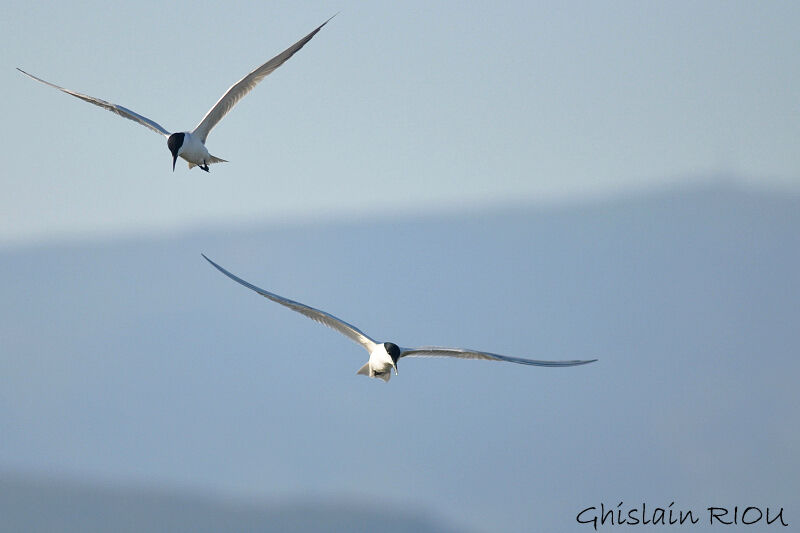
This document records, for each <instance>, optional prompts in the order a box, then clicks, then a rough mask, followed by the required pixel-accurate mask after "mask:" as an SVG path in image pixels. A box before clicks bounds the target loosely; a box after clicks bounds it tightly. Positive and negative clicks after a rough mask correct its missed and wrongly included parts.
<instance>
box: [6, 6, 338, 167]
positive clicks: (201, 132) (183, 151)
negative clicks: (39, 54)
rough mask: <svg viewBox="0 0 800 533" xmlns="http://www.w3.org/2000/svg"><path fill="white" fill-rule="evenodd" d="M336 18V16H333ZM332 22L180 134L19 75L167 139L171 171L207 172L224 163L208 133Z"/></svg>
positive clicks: (246, 81) (259, 70)
mask: <svg viewBox="0 0 800 533" xmlns="http://www.w3.org/2000/svg"><path fill="white" fill-rule="evenodd" d="M334 16H336V15H334ZM331 18H333V17H331ZM330 20H331V19H328V20H326V21H325V22H323V23H322V24H320V25H319V26H318V27H317V28H316V29H315V30H314V31H312V32H311V33H309V34H308V35H306V36H305V37H303V38H302V39H300V40H299V41H297V42H296V43H295V44H293V45H292V46H290V47H289V48H287V49H286V50H284V51H283V52H281V53H280V54H278V55H276V56H275V57H273V58H272V59H270V60H269V61H267V62H266V63H264V64H263V65H261V66H259V67H258V68H256V69H255V70H253V71H252V72H250V73H249V74H248V75H247V76H245V77H244V78H242V79H241V80H239V81H238V82H236V83H234V84H233V85H231V87H230V88H229V89H228V90H227V91H226V92H225V94H223V95H222V97H221V98H220V99H219V100H217V103H216V104H214V106H213V107H212V108H211V109H210V110H209V111H208V113H206V115H205V116H204V117H203V120H201V121H200V123H199V124H198V125H197V127H196V128H195V129H194V130H192V131H191V132H189V131H184V132H179V133H170V132H169V131H167V130H166V129H164V127H163V126H161V125H160V124H158V123H157V122H155V121H154V120H151V119H149V118H147V117H145V116H143V115H140V114H139V113H136V112H135V111H131V110H130V109H128V108H126V107H123V106H121V105H118V104H112V103H110V102H106V101H105V100H101V99H100V98H95V97H94V96H88V95H85V94H81V93H79V92H76V91H71V90H69V89H65V88H64V87H60V86H58V85H55V84H53V83H50V82H49V81H45V80H43V79H41V78H37V77H36V76H34V75H33V74H28V73H27V72H25V71H24V70H22V69H21V68H17V70H19V71H20V72H22V73H23V74H25V75H26V76H28V77H30V78H32V79H34V80H36V81H38V82H41V83H44V84H45V85H49V86H50V87H53V88H55V89H58V90H59V91H62V92H65V93H67V94H69V95H72V96H74V97H76V98H80V99H81V100H83V101H84V102H89V103H90V104H94V105H96V106H99V107H102V108H103V109H106V110H108V111H111V112H112V113H115V114H117V115H119V116H121V117H123V118H127V119H128V120H132V121H134V122H137V123H138V124H141V125H142V126H144V127H146V128H148V129H150V130H152V131H154V132H156V133H159V134H161V135H163V136H164V137H167V147H168V148H169V150H170V152H172V170H173V171H174V170H175V161H176V160H177V159H178V157H181V158H182V159H184V160H186V161H187V162H188V163H189V168H192V167H195V166H198V167H200V168H201V169H203V170H205V171H206V172H208V165H210V164H212V163H224V162H225V160H224V159H220V158H219V157H215V156H213V155H211V154H209V153H208V149H207V148H206V145H205V143H206V139H207V138H208V134H209V132H210V131H211V129H212V128H213V127H214V126H216V125H217V124H218V123H219V121H220V120H222V118H223V117H224V116H225V115H227V114H228V112H229V111H230V110H231V109H233V107H234V106H235V105H236V104H237V102H239V100H241V99H242V98H244V96H245V95H246V94H247V93H249V92H250V91H252V90H253V88H254V87H255V86H256V85H258V83H259V82H260V81H261V80H263V79H264V78H265V77H267V76H268V75H269V74H271V73H272V72H273V71H274V70H275V69H277V68H278V67H279V66H281V65H282V64H283V63H285V62H286V61H287V60H288V59H289V58H290V57H292V56H293V55H294V54H295V53H296V52H297V51H298V50H300V49H301V48H303V46H305V45H306V43H307V42H308V41H310V40H311V38H312V37H314V35H316V34H317V32H318V31H319V30H321V29H322V27H323V26H325V24H327V23H328V22H329V21H330Z"/></svg>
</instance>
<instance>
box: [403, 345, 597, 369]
mask: <svg viewBox="0 0 800 533" xmlns="http://www.w3.org/2000/svg"><path fill="white" fill-rule="evenodd" d="M400 357H458V358H459V359H483V360H486V361H506V362H508V363H519V364H521V365H533V366H577V365H585V364H587V363H593V362H595V361H597V359H587V360H573V361H540V360H537V359H523V358H522V357H511V356H508V355H500V354H496V353H489V352H479V351H477V350H465V349H464V348H443V347H441V346H422V347H420V348H401V350H400Z"/></svg>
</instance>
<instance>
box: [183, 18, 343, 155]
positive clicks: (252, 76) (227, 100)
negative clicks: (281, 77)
mask: <svg viewBox="0 0 800 533" xmlns="http://www.w3.org/2000/svg"><path fill="white" fill-rule="evenodd" d="M338 14H339V13H336V14H335V15H333V17H335V16H336V15H338ZM333 17H331V18H329V19H328V20H326V21H325V22H323V23H322V24H320V25H319V26H317V27H316V29H314V30H313V31H312V32H311V33H309V34H308V35H306V36H305V37H303V38H302V39H300V40H299V41H297V42H296V43H294V44H293V45H292V46H290V47H289V48H287V49H286V50H284V51H283V52H281V53H280V54H278V55H276V56H275V57H273V58H272V59H270V60H268V61H267V62H266V63H264V64H263V65H261V66H259V67H257V68H255V69H254V70H253V71H251V72H250V73H248V74H247V75H246V76H245V77H244V78H242V79H240V80H239V81H237V82H236V83H234V84H233V85H231V86H230V87H229V88H228V90H227V91H225V94H223V95H222V96H221V97H220V99H219V100H217V102H216V103H215V104H214V105H213V106H212V107H211V109H209V110H208V113H206V116H204V117H203V119H202V120H201V121H200V123H199V124H198V125H197V127H195V129H194V130H193V131H192V134H193V135H197V136H198V137H199V138H200V140H201V141H202V142H203V143H205V142H206V139H207V138H208V134H209V133H211V130H212V129H213V128H214V126H216V125H217V124H219V122H220V121H221V120H222V119H223V118H224V117H225V115H227V114H228V113H229V112H230V111H231V109H233V107H234V106H235V105H236V104H237V103H238V102H239V100H241V99H242V98H244V97H245V96H246V95H247V94H248V93H249V92H250V91H252V90H253V88H254V87H255V86H256V85H258V84H259V83H260V82H261V80H263V79H264V78H265V77H267V76H268V75H270V74H272V72H273V71H274V70H275V69H277V68H278V67H280V66H281V65H283V64H284V63H285V62H286V61H288V60H289V58H291V57H292V56H293V55H294V54H295V53H297V52H299V51H300V49H301V48H303V47H304V46H305V45H306V44H307V43H308V42H309V41H310V40H311V39H312V38H313V37H314V36H315V35H316V34H317V33H318V32H319V30H321V29H322V27H323V26H325V25H326V24H327V23H328V22H330V21H331V19H332V18H333Z"/></svg>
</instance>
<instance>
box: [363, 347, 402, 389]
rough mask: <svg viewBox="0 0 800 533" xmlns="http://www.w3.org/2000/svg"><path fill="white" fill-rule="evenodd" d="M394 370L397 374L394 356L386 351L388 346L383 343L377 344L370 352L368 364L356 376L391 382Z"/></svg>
mask: <svg viewBox="0 0 800 533" xmlns="http://www.w3.org/2000/svg"><path fill="white" fill-rule="evenodd" d="M392 369H394V371H395V372H397V367H396V366H395V363H394V361H392V356H391V355H389V352H388V351H386V346H385V345H384V344H383V343H377V344H375V346H374V347H373V348H372V349H371V350H369V360H368V361H367V363H366V364H365V365H364V366H363V367H361V368H360V369H359V371H358V372H356V374H360V375H364V376H369V377H371V378H378V379H382V380H383V381H389V379H390V378H391V377H392Z"/></svg>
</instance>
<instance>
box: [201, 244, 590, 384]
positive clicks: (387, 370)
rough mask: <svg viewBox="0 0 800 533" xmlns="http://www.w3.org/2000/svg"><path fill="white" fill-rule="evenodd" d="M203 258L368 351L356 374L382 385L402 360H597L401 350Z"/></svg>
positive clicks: (530, 362)
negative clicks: (378, 380) (367, 358)
mask: <svg viewBox="0 0 800 533" xmlns="http://www.w3.org/2000/svg"><path fill="white" fill-rule="evenodd" d="M202 255H203V257H204V258H205V260H206V261H208V262H209V263H211V264H212V265H213V266H214V268H216V269H217V270H219V271H220V272H222V273H223V274H225V275H226V276H228V277H229V278H231V279H232V280H233V281H235V282H237V283H240V284H242V285H244V286H245V287H247V288H248V289H251V290H253V291H255V292H257V293H258V294H260V295H261V296H264V297H265V298H269V299H270V300H272V301H273V302H276V303H279V304H281V305H283V306H285V307H288V308H289V309H291V310H292V311H297V312H298V313H300V314H303V315H305V316H307V317H308V318H310V319H311V320H314V321H316V322H319V323H320V324H323V325H325V326H328V327H329V328H333V329H335V330H336V331H338V332H339V333H341V334H342V335H344V336H346V337H348V338H350V339H351V340H353V341H355V342H357V343H358V344H360V345H361V346H362V347H363V348H364V349H365V350H367V352H369V360H368V361H367V362H366V364H365V365H364V366H362V367H361V368H359V369H358V372H356V374H360V375H364V376H369V377H371V378H378V379H382V380H383V381H384V382H388V381H389V378H391V377H392V370H394V373H395V375H396V374H397V361H398V360H399V359H400V358H402V357H458V358H460V359H484V360H487V361H506V362H509V363H519V364H521V365H533V366H577V365H585V364H586V363H592V362H594V361H597V359H589V360H575V361H538V360H535V359H523V358H521V357H510V356H508V355H499V354H496V353H489V352H479V351H477V350H466V349H463V348H442V347H440V346H422V347H420V348H402V347H400V346H398V345H396V344H394V343H392V342H377V341H375V340H373V339H372V338H370V337H369V336H367V334H366V333H364V332H363V331H361V330H360V329H358V328H357V327H355V326H353V325H351V324H348V323H347V322H345V321H344V320H341V319H339V318H336V317H335V316H333V315H331V314H330V313H326V312H325V311H321V310H319V309H314V308H313V307H309V306H307V305H304V304H301V303H300V302H295V301H294V300H289V299H288V298H284V297H283V296H278V295H277V294H274V293H272V292H269V291H265V290H264V289H261V288H259V287H256V286H255V285H253V284H252V283H248V282H247V281H245V280H243V279H242V278H240V277H238V276H236V275H235V274H231V273H230V272H228V271H227V270H225V269H224V268H222V267H221V266H219V265H218V264H216V263H215V262H214V261H212V260H211V259H209V258H208V257H206V256H205V254H202Z"/></svg>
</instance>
